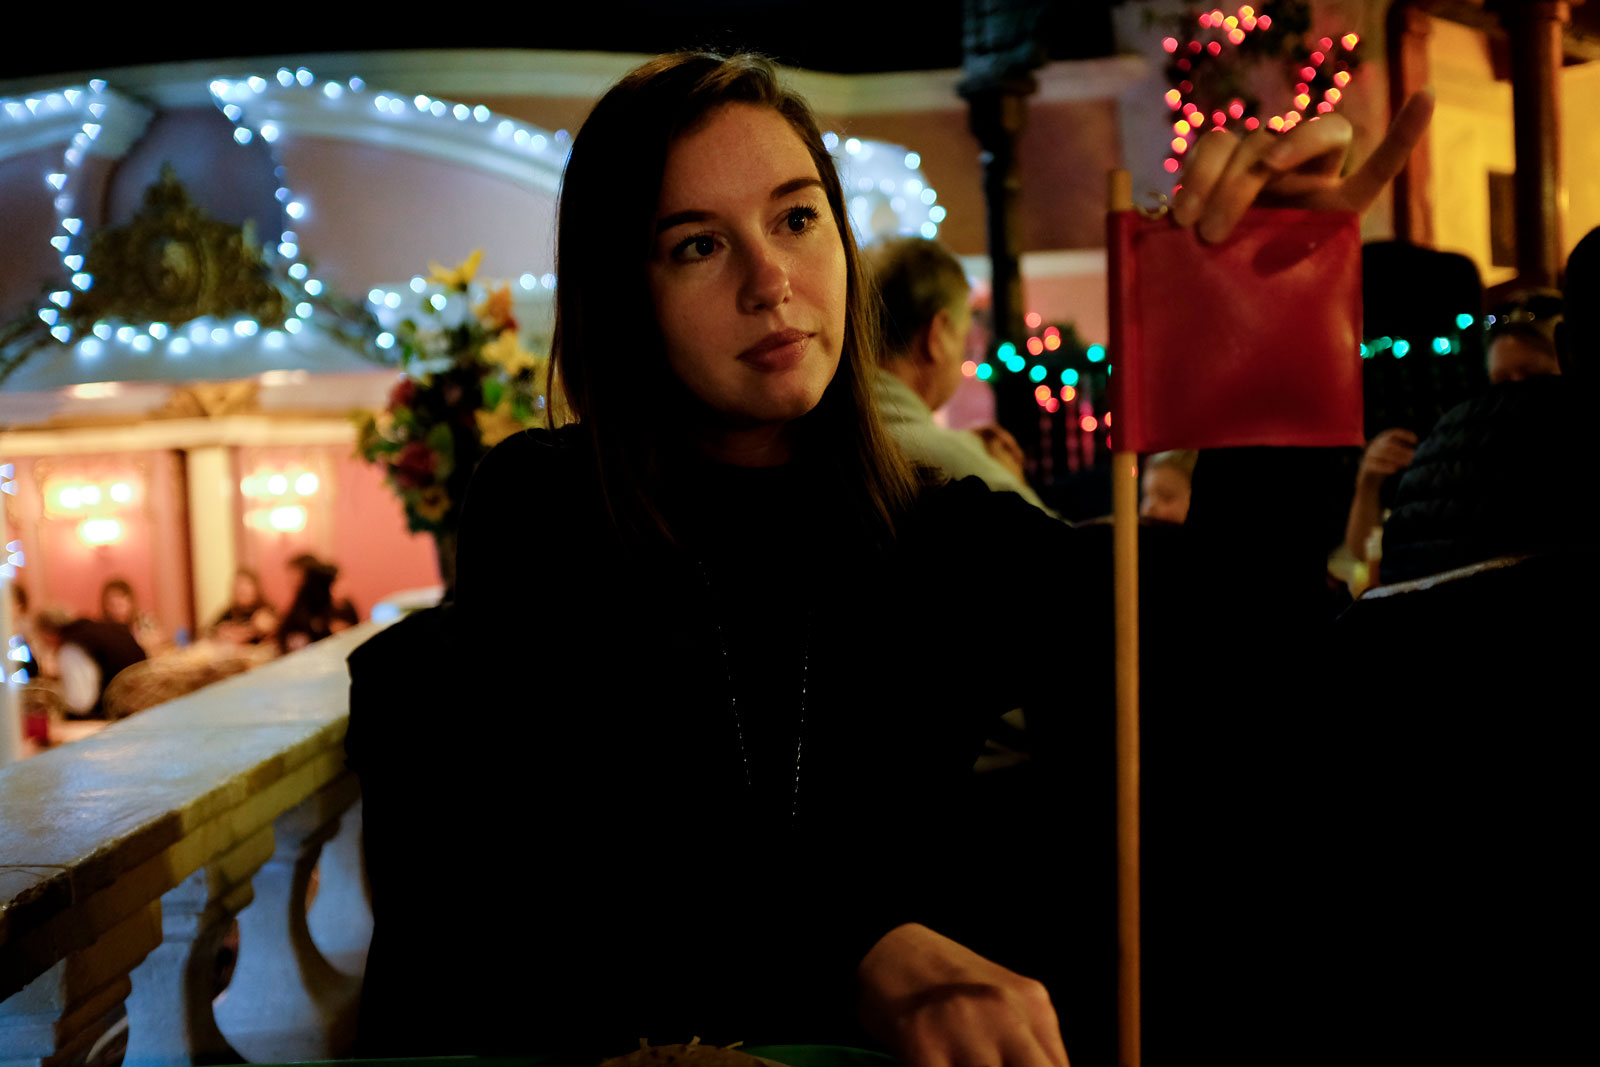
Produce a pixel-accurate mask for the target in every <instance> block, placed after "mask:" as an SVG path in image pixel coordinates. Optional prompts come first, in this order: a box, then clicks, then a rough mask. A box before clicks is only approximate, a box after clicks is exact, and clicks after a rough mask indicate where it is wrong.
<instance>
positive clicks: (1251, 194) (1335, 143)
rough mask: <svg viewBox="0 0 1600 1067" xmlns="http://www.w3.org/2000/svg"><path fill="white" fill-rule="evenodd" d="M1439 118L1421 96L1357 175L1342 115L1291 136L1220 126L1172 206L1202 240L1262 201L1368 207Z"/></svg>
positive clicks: (1197, 151)
mask: <svg viewBox="0 0 1600 1067" xmlns="http://www.w3.org/2000/svg"><path fill="white" fill-rule="evenodd" d="M1432 116H1433V93H1432V92H1431V91H1430V90H1426V89H1425V90H1423V91H1422V92H1420V93H1417V94H1415V95H1413V96H1412V97H1411V99H1410V100H1407V101H1406V103H1405V106H1404V107H1402V108H1401V109H1400V113H1399V114H1398V115H1396V116H1395V118H1394V121H1393V122H1392V123H1390V125H1389V130H1388V132H1387V133H1385V134H1384V137H1383V140H1382V142H1380V143H1379V145H1378V147H1377V148H1376V149H1374V150H1373V152H1372V155H1370V156H1369V157H1367V160H1366V162H1364V163H1362V164H1361V166H1360V167H1358V168H1357V169H1356V170H1355V171H1354V172H1353V173H1351V174H1349V175H1345V174H1344V173H1343V172H1344V163H1345V157H1346V156H1347V155H1349V152H1350V146H1351V143H1352V138H1353V132H1352V129H1351V126H1350V121H1349V120H1348V119H1346V118H1345V117H1344V116H1342V115H1340V114H1338V113H1337V112H1333V113H1330V114H1327V115H1322V116H1320V117H1318V118H1316V119H1313V120H1311V121H1307V122H1302V123H1299V124H1298V125H1296V126H1295V127H1294V128H1292V129H1291V130H1289V131H1288V132H1287V133H1273V132H1271V131H1270V130H1266V129H1260V130H1256V131H1255V132H1254V133H1250V134H1247V135H1245V136H1244V137H1240V136H1239V135H1238V134H1236V133H1234V132H1233V131H1231V130H1212V131H1211V132H1210V133H1207V134H1206V135H1205V136H1204V137H1202V138H1200V139H1199V141H1197V142H1196V143H1195V146H1194V151H1193V152H1191V153H1190V154H1189V160H1188V164H1187V165H1186V166H1185V168H1184V171H1183V187H1182V188H1181V189H1179V190H1178V195H1177V196H1176V197H1175V198H1174V200H1173V204H1172V218H1173V221H1175V222H1177V223H1178V225H1180V226H1194V227H1195V228H1196V230H1195V232H1196V233H1198V234H1199V235H1200V239H1201V240H1202V241H1220V240H1222V239H1223V238H1224V237H1226V236H1227V235H1228V233H1229V232H1230V231H1231V230H1232V229H1233V227H1234V225H1235V224H1236V223H1238V221H1239V220H1240V219H1241V218H1243V217H1244V213H1245V211H1247V210H1248V209H1249V208H1250V207H1252V206H1253V205H1257V204H1259V205H1261V206H1263V207H1301V208H1317V209H1323V210H1342V211H1355V212H1362V211H1365V210H1366V209H1367V208H1368V207H1370V206H1371V204H1372V202H1373V201H1374V200H1376V199H1377V198H1378V194H1379V193H1381V192H1382V191H1383V189H1384V187H1385V186H1387V185H1388V184H1389V183H1390V182H1391V181H1393V180H1394V176H1395V175H1396V174H1399V173H1400V172H1401V171H1402V170H1404V169H1405V165H1406V160H1407V159H1409V158H1410V157H1411V150H1412V149H1413V148H1414V147H1416V144H1417V142H1418V141H1420V140H1421V139H1422V135H1423V134H1424V133H1426V132H1427V130H1428V120H1429V119H1430V118H1431V117H1432Z"/></svg>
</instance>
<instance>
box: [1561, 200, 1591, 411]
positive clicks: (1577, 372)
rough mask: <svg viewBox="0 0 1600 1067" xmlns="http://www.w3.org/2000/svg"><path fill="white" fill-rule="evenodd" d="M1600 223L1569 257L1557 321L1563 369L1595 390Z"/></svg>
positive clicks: (1576, 382) (1570, 377)
mask: <svg viewBox="0 0 1600 1067" xmlns="http://www.w3.org/2000/svg"><path fill="white" fill-rule="evenodd" d="M1597 296H1600V226H1596V227H1595V228H1594V229H1592V230H1590V231H1589V232H1588V233H1587V234H1585V235H1584V237H1583V240H1581V241H1579V242H1578V244H1577V247H1575V248H1573V250H1572V254H1571V255H1569V256H1568V257H1567V273H1566V282H1565V288H1564V289H1563V291H1562V294H1561V321H1560V322H1558V323H1556V327H1555V334H1556V355H1557V357H1558V358H1559V359H1560V361H1561V373H1562V374H1564V375H1565V376H1566V377H1567V379H1568V380H1569V381H1571V382H1572V383H1573V384H1574V385H1576V386H1577V387H1579V388H1581V389H1584V390H1587V391H1590V392H1593V390H1594V387H1595V379H1596V378H1597V377H1600V308H1597V307H1595V298H1596V297H1597Z"/></svg>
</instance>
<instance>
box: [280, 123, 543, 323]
mask: <svg viewBox="0 0 1600 1067" xmlns="http://www.w3.org/2000/svg"><path fill="white" fill-rule="evenodd" d="M281 158H282V159H283V165H284V174H285V177H284V180H285V182H287V183H288V185H289V188H290V189H291V190H293V192H294V194H295V196H296V197H298V198H300V199H302V200H303V201H304V202H305V204H306V205H307V208H308V211H307V214H306V216H305V217H304V218H303V219H301V220H299V221H298V222H296V223H295V224H294V230H295V233H296V234H297V235H298V236H299V238H300V249H301V254H302V255H304V256H306V257H307V258H308V259H309V260H310V261H311V262H312V264H313V265H314V267H315V269H316V273H317V276H318V277H319V278H320V279H322V280H323V281H325V282H328V283H331V284H333V285H336V286H338V288H339V289H340V290H341V291H342V292H344V293H345V294H346V295H349V296H353V297H355V298H357V299H365V298H366V293H367V290H368V289H370V288H372V287H373V286H374V285H381V284H385V283H388V284H393V283H396V282H403V281H406V280H407V279H409V278H410V277H411V276H412V275H415V274H421V275H424V276H425V275H426V274H427V273H428V262H429V261H430V260H433V261H436V262H438V263H440V264H443V265H445V266H454V265H455V264H456V263H457V262H458V261H459V260H462V259H465V258H466V257H467V256H468V255H469V254H470V253H471V252H472V251H473V249H476V248H482V249H483V262H482V264H481V266H480V268H479V277H480V278H482V279H484V280H486V281H504V280H509V279H512V278H516V277H518V276H519V275H521V274H523V273H525V272H528V273H533V274H536V275H537V274H543V273H545V272H546V271H549V270H551V269H552V264H553V263H554V262H555V249H554V245H553V243H552V234H553V232H554V230H553V226H554V222H555V200H554V198H553V197H551V196H547V195H544V194H541V193H538V192H534V191H530V190H528V189H525V188H522V187H520V186H517V185H514V184H512V183H511V182H510V181H509V180H506V179H503V178H498V177H495V176H493V175H490V174H485V173H483V172H482V171H478V170H474V169H470V168H467V167H462V166H457V165H455V164H452V163H450V162H447V161H445V160H440V159H434V158H431V157H427V156H420V155H415V154H413V153H410V152H405V151H401V150H397V149H393V148H380V147H376V146H373V145H366V144H358V143H353V142H344V141H332V140H327V139H324V138H316V137H299V138H295V139H294V140H292V141H289V142H287V143H285V144H284V145H283V151H282V152H281ZM379 175H381V178H382V180H374V179H375V177H376V176H379Z"/></svg>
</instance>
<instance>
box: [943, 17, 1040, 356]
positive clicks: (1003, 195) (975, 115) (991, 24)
mask: <svg viewBox="0 0 1600 1067" xmlns="http://www.w3.org/2000/svg"><path fill="white" fill-rule="evenodd" d="M1047 7H1048V5H1047V4H1045V3H1043V2H1042V0H966V3H965V5H964V8H963V25H962V51H963V59H962V75H963V77H962V80H961V85H960V93H961V95H962V96H963V97H965V98H966V100H967V106H968V109H969V120H968V121H969V122H970V124H971V127H972V134H973V136H974V137H976V138H977V139H978V145H979V148H980V149H981V151H980V152H979V153H978V161H979V163H980V164H981V165H982V167H983V192H984V199H985V202H986V205H987V210H988V232H989V262H990V269H991V271H992V275H991V283H990V284H991V286H992V288H993V292H994V305H993V311H994V332H995V340H996V342H999V341H1011V342H1013V343H1018V342H1020V341H1021V340H1022V337H1023V332H1024V331H1023V325H1022V272H1021V261H1022V220H1021V217H1020V216H1019V215H1018V212H1017V194H1018V192H1019V191H1020V189H1021V179H1020V178H1019V177H1018V175H1017V137H1018V135H1019V134H1021V132H1022V124H1023V122H1024V120H1025V119H1026V117H1027V109H1028V97H1029V96H1030V95H1032V93H1033V92H1034V90H1035V89H1036V88H1037V87H1038V86H1037V83H1036V82H1035V81H1034V78H1033V74H1032V71H1033V70H1034V68H1036V67H1038V66H1039V65H1040V64H1041V63H1043V62H1044V54H1043V49H1042V48H1041V47H1040V46H1039V43H1038V33H1037V31H1038V28H1039V23H1040V20H1041V18H1043V17H1044V16H1045V14H1046V8H1047Z"/></svg>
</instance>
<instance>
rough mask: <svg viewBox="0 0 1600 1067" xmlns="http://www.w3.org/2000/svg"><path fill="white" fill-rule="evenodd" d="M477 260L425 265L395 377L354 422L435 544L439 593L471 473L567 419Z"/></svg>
mask: <svg viewBox="0 0 1600 1067" xmlns="http://www.w3.org/2000/svg"><path fill="white" fill-rule="evenodd" d="M482 255H483V253H482V250H481V249H480V250H478V251H475V252H473V253H472V255H471V256H469V257H467V259H466V260H465V261H464V262H462V263H461V264H460V265H459V266H457V267H456V268H455V269H453V270H447V269H445V268H443V267H440V266H439V265H438V264H437V263H430V264H429V265H428V266H429V272H430V275H431V281H432V284H431V285H430V286H429V287H428V288H427V289H426V290H424V291H423V294H422V296H423V299H422V303H421V310H420V312H419V314H418V316H417V318H414V319H413V318H408V319H405V320H403V321H402V322H401V323H400V324H399V325H398V326H397V327H396V328H395V329H394V331H393V334H392V336H393V344H392V345H391V346H390V347H389V349H388V351H390V352H394V353H397V358H396V360H395V362H396V364H397V365H398V366H399V367H400V370H401V373H402V377H401V379H400V380H399V381H398V382H397V383H396V384H395V386H394V389H393V390H392V391H391V392H390V394H389V400H388V404H387V405H386V406H385V407H384V408H383V410H382V411H379V412H377V413H376V414H374V413H372V412H357V413H356V415H355V416H354V417H355V420H356V425H357V429H358V437H357V450H358V452H359V453H360V455H361V456H362V457H363V458H364V459H366V460H367V461H368V462H370V463H376V464H378V465H380V466H381V467H383V468H384V478H385V480H386V481H387V482H388V483H389V485H390V486H391V487H392V488H393V489H394V491H395V494H396V495H397V496H399V498H400V500H401V503H402V504H403V505H404V506H405V512H406V521H407V524H408V525H409V526H410V528H411V529H412V530H413V531H414V532H419V533H420V532H427V533H431V534H433V535H434V537H435V538H436V539H440V540H441V565H443V566H445V567H446V569H447V573H446V574H445V575H444V577H445V581H446V584H447V585H450V584H453V583H452V582H451V578H452V577H453V575H451V574H449V573H448V569H449V564H450V563H451V562H453V560H447V559H446V558H445V557H446V552H445V549H444V545H443V540H444V539H445V538H450V539H452V540H453V535H454V531H455V529H456V527H457V525H458V521H459V514H460V507H461V500H462V497H463V496H464V495H465V493H466V488H467V482H468V481H469V480H470V479H471V477H472V471H473V468H474V467H476V466H477V463H478V461H479V460H480V459H482V458H483V457H484V456H485V455H486V454H487V453H488V451H489V450H490V449H491V448H493V447H494V446H495V445H496V444H498V443H499V442H500V441H502V440H504V439H505V438H507V437H509V436H510V435H511V434H513V433H516V432H517V431H518V430H521V429H523V428H524V427H528V426H543V425H547V424H548V425H560V424H561V422H563V421H565V418H566V415H565V405H564V404H563V403H562V402H561V400H560V397H559V393H558V395H557V397H556V399H555V400H554V401H552V400H551V398H550V392H551V382H550V363H549V359H548V358H547V357H544V356H539V355H535V354H533V353H532V352H529V351H527V350H526V349H524V348H523V347H522V346H521V345H520V344H519V343H518V341H517V322H516V319H515V318H514V317H513V316H512V309H511V289H510V287H509V286H506V285H501V286H500V287H499V288H497V289H495V290H493V291H492V292H488V293H486V294H485V293H484V290H483V289H482V288H481V287H479V286H476V285H474V282H473V279H474V276H475V275H476V274H477V270H478V263H479V261H480V260H481V258H482ZM480 296H481V299H479V297H480ZM474 301H476V302H474ZM552 416H553V418H552ZM452 547H453V546H452ZM452 555H453V553H452Z"/></svg>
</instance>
